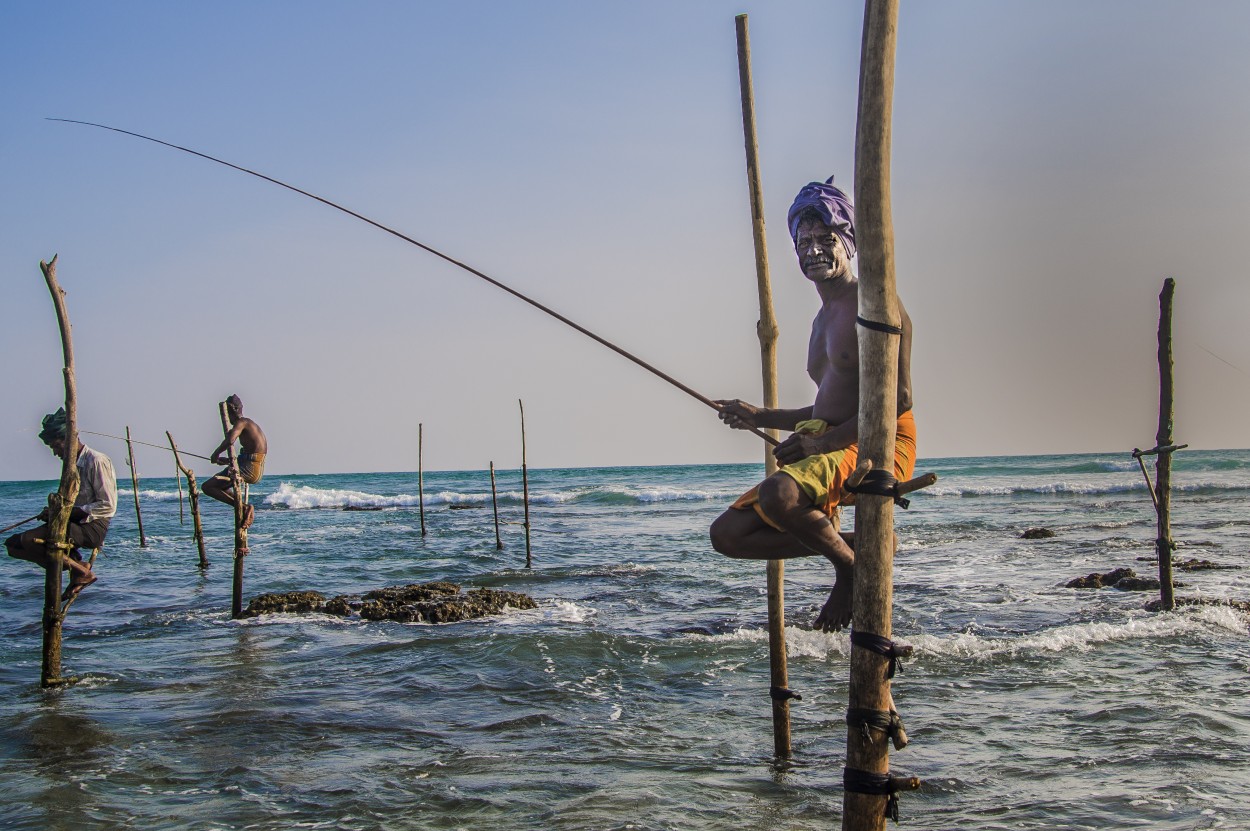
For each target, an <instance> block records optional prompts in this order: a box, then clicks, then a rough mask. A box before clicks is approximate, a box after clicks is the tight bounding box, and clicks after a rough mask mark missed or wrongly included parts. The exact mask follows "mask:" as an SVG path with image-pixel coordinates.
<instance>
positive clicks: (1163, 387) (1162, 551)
mask: <svg viewBox="0 0 1250 831" xmlns="http://www.w3.org/2000/svg"><path fill="white" fill-rule="evenodd" d="M1175 291H1176V281H1175V280H1174V279H1172V278H1171V277H1168V278H1167V279H1166V280H1164V281H1163V291H1162V292H1160V293H1159V431H1158V432H1157V433H1156V434H1155V447H1158V448H1169V447H1171V445H1172V426H1173V425H1172V412H1173V407H1172V397H1173V387H1172V295H1173V294H1174V292H1175ZM1155 511H1156V513H1157V515H1158V525H1159V535H1158V538H1157V539H1156V540H1155V551H1157V552H1158V555H1159V602H1160V604H1161V606H1162V607H1163V609H1165V610H1171V609H1174V608H1176V597H1175V595H1174V594H1173V591H1172V549H1173V547H1174V543H1173V542H1172V453H1171V452H1170V451H1168V450H1161V451H1160V453H1159V455H1158V456H1156V457H1155Z"/></svg>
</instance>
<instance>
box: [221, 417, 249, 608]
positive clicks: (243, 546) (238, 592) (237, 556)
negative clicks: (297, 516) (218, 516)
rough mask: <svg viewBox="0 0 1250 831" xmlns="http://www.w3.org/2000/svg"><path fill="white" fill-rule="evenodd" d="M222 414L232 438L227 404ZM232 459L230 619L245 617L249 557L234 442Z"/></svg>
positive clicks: (230, 452) (230, 450) (230, 448)
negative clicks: (245, 565)
mask: <svg viewBox="0 0 1250 831" xmlns="http://www.w3.org/2000/svg"><path fill="white" fill-rule="evenodd" d="M218 410H219V412H220V413H221V431H222V433H223V434H224V435H225V436H226V437H227V438H229V436H230V427H231V424H230V411H229V409H228V408H227V407H226V402H225V401H222V402H220V403H219V404H218ZM226 453H227V454H228V455H229V457H230V487H231V488H233V490H234V582H233V587H232V588H233V591H232V592H231V599H230V617H232V618H235V619H237V618H240V617H243V558H244V557H246V556H247V529H246V528H244V527H243V477H242V476H240V475H239V458H238V455H237V454H236V453H235V451H234V442H228V443H227V444H226Z"/></svg>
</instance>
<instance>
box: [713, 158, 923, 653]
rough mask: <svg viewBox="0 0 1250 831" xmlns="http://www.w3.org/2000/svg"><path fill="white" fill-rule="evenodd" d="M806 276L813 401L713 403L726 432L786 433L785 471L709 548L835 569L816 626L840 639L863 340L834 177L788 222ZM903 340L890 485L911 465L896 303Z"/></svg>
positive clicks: (736, 509)
mask: <svg viewBox="0 0 1250 831" xmlns="http://www.w3.org/2000/svg"><path fill="white" fill-rule="evenodd" d="M788 224H789V227H790V235H791V237H792V238H793V239H794V250H795V253H796V254H797V255H798V258H799V267H800V268H801V269H802V270H803V274H804V276H806V277H807V279H808V280H811V281H812V283H814V284H815V286H816V291H817V293H819V295H820V301H821V305H820V311H819V312H817V313H816V319H815V320H814V321H813V322H812V337H811V341H810V342H809V344H808V352H807V374H808V375H810V376H811V378H812V380H813V381H815V382H816V388H817V389H816V401H815V403H814V404H812V406H810V407H803V408H801V409H797V410H770V409H764V408H760V407H754V406H752V405H750V404H747V403H745V402H743V401H739V400H737V399H734V400H732V401H718V402H717V404H719V405H721V408H722V409H721V412H720V418H721V420H722V421H724V422H725V423H726V424H728V425H729V426H730V427H735V428H739V429H746V428H750V427H759V428H776V429H779V430H791V431H793V435H791V436H789V437H788V438H786V440H785V441H783V442H782V443H781V444H780V445H778V446H777V448H776V449H775V450H774V455H775V456H776V458H777V462H778V463H779V464H781V465H783V467H782V468H781V469H780V470H779V471H778V472H777V473H775V474H773V475H772V476H770V477H768V478H767V479H765V480H764V481H763V482H761V483H760V484H759V485H758V486H756V487H755V488H753V489H752V490H751V491H750V492H748V493H747V494H745V495H744V496H743V497H742V498H740V499H739V500H738V501H737V502H735V503H734V505H733V507H731V508H730V509H729V510H727V511H725V513H723V514H721V516H720V517H718V518H717V519H716V521H715V522H713V523H712V528H711V537H712V547H713V548H715V549H716V550H717V551H719V552H720V553H722V554H725V555H727V556H729V557H738V558H746V559H753V560H784V559H789V558H792V557H810V556H814V555H820V556H823V557H826V558H828V560H829V561H830V562H831V563H833V568H834V572H835V581H834V585H833V590H832V591H831V592H830V593H829V599H828V600H827V601H826V602H825V605H824V608H823V609H821V611H820V614H819V615H817V617H816V620H815V622H814V623H813V627H814V628H816V629H820V630H823V631H825V632H828V631H837V630H839V629H841V628H842V627H844V626H847V625H849V624H850V622H851V597H852V592H851V586H852V567H853V566H854V563H855V552H854V549H853V548H852V546H853V545H854V536H853V535H851V534H840V533H838V528H837V526H836V525H835V521H836V517H837V511H838V505H839V504H842V503H844V501H845V500H844V498H843V495H842V486H843V483H844V482H845V481H846V477H847V476H849V475H850V473H851V472H852V471H853V470H854V469H855V465H856V461H857V460H858V455H859V453H858V447H857V446H856V441H857V440H858V431H859V342H858V336H857V333H856V328H855V327H856V322H855V318H856V315H857V312H858V306H859V303H858V290H859V282H858V279H857V278H856V276H855V274H854V273H853V272H852V271H851V258H852V257H854V256H855V209H854V208H853V207H852V206H851V203H850V200H849V199H847V197H846V194H844V193H843V192H842V191H841V190H839V189H838V188H836V187H834V186H833V178H832V177H830V179H829V181H828V182H826V183H824V184H821V183H819V182H812V183H811V184H809V185H807V186H806V187H804V188H803V189H802V190H801V191H799V195H798V196H797V197H796V198H795V200H794V204H793V205H792V206H791V207H790V212H789V216H788ZM899 314H900V315H901V316H902V329H903V334H902V336H901V338H900V342H899V350H898V412H899V420H898V433H897V439H896V441H895V447H896V450H895V458H894V463H895V470H894V475H895V477H896V478H897V479H898V480H900V481H903V480H905V479H909V478H910V477H911V475H912V470H913V467H914V465H915V459H916V425H915V420H914V419H913V418H912V414H911V407H912V400H911V336H912V330H911V319H910V318H909V317H908V316H907V312H906V311H905V310H904V309H903V306H902V303H900V304H899Z"/></svg>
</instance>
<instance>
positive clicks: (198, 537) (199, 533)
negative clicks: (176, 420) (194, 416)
mask: <svg viewBox="0 0 1250 831" xmlns="http://www.w3.org/2000/svg"><path fill="white" fill-rule="evenodd" d="M165 437H166V438H168V439H169V449H170V450H172V451H174V464H175V465H176V466H177V467H178V470H180V471H182V475H183V476H185V477H186V478H187V495H188V497H189V498H190V500H191V527H192V528H193V529H194V531H193V534H194V539H195V545H196V547H197V548H199V550H200V568H208V554H207V553H206V552H205V550H204V526H203V524H202V523H201V522H200V492H199V490H198V489H197V488H196V486H195V473H194V472H193V471H192V470H191V468H189V467H187V466H186V465H184V464H183V463H182V456H181V455H179V453H178V445H176V444H174V437H173V436H172V435H171V434H170V432H169V431H168V430H166V431H165Z"/></svg>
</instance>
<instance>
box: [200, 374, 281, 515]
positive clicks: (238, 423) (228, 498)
mask: <svg viewBox="0 0 1250 831" xmlns="http://www.w3.org/2000/svg"><path fill="white" fill-rule="evenodd" d="M226 414H227V416H228V417H229V418H230V425H231V426H230V432H229V433H227V434H226V437H225V438H224V439H223V440H222V442H221V444H219V445H217V449H216V450H214V451H213V452H212V457H211V458H212V462H213V464H215V465H224V464H228V463H229V461H230V459H229V456H228V455H227V451H228V450H229V448H230V445H232V444H234V443H235V442H236V441H237V442H238V443H239V445H240V446H241V447H242V452H240V453H239V475H240V476H241V477H242V478H243V481H244V482H247V483H248V484H249V485H255V484H256V483H257V482H259V481H260V479H261V477H262V476H264V475H265V454H266V453H268V452H269V440H268V439H266V438H265V431H264V430H262V429H260V425H259V424H257V423H256V422H255V421H252V420H251V419H250V418H244V417H243V400H242V399H241V398H239V396H237V395H232V396H230V397H229V398H227V399H226ZM204 493H206V494H208V495H209V496H211V497H212V498H213V499H216V500H218V501H219V502H225V503H226V504H227V505H234V487H233V486H232V485H231V483H230V468H226V469H225V470H223V471H221V472H220V473H218V474H217V475H216V476H214V477H213V478H211V479H209V480H208V481H206V482H205V483H204ZM255 516H256V509H255V508H253V507H252V506H251V505H250V504H248V505H244V506H243V523H242V527H243V528H250V527H251V525H252V520H253V519H254V518H255Z"/></svg>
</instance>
